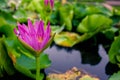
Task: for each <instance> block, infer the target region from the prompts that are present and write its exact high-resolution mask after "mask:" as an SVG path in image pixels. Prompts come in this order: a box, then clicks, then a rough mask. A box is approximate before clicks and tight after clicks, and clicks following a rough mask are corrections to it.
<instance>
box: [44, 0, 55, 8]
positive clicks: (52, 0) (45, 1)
mask: <svg viewBox="0 0 120 80" xmlns="http://www.w3.org/2000/svg"><path fill="white" fill-rule="evenodd" d="M44 4H45V5H46V6H47V5H48V4H50V7H51V8H52V9H53V7H54V0H44Z"/></svg>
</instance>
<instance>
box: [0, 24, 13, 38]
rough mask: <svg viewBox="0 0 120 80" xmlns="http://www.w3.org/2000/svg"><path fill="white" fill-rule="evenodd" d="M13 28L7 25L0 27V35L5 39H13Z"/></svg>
mask: <svg viewBox="0 0 120 80" xmlns="http://www.w3.org/2000/svg"><path fill="white" fill-rule="evenodd" d="M13 29H14V26H11V25H9V24H6V25H2V26H0V35H1V36H2V35H5V36H6V37H7V38H8V37H14V36H15V34H14V31H13Z"/></svg>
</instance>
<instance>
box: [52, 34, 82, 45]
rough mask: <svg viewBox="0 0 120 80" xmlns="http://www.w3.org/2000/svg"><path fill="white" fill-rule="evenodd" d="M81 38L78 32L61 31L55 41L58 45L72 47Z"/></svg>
mask: <svg viewBox="0 0 120 80" xmlns="http://www.w3.org/2000/svg"><path fill="white" fill-rule="evenodd" d="M79 38H80V36H79V35H78V34H77V33H72V32H61V33H59V34H56V35H55V37H54V41H55V43H56V44H57V45H60V46H65V47H72V46H73V45H75V44H76V42H77V41H78V39H79Z"/></svg>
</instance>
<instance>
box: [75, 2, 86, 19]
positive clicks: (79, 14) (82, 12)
mask: <svg viewBox="0 0 120 80" xmlns="http://www.w3.org/2000/svg"><path fill="white" fill-rule="evenodd" d="M73 10H74V15H75V19H80V18H83V17H85V16H86V15H87V11H86V6H85V5H82V4H79V3H76V4H74V9H73Z"/></svg>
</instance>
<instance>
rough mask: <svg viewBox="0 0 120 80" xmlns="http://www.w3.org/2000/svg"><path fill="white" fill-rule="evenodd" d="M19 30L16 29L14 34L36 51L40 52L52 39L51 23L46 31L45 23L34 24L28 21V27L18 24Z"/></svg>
mask: <svg viewBox="0 0 120 80" xmlns="http://www.w3.org/2000/svg"><path fill="white" fill-rule="evenodd" d="M17 25H18V30H17V29H16V28H15V29H14V32H15V34H16V35H17V36H18V38H19V39H20V40H21V41H22V42H23V43H26V44H27V46H29V47H31V48H32V49H33V50H34V51H36V52H40V51H41V50H42V49H43V48H44V47H45V46H46V45H47V43H48V42H49V40H50V38H51V36H50V35H51V29H50V23H48V25H47V27H46V29H44V28H45V27H44V22H43V21H42V20H40V21H36V22H35V23H34V24H32V22H31V21H30V19H28V26H26V25H25V24H20V23H18V24H17Z"/></svg>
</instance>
